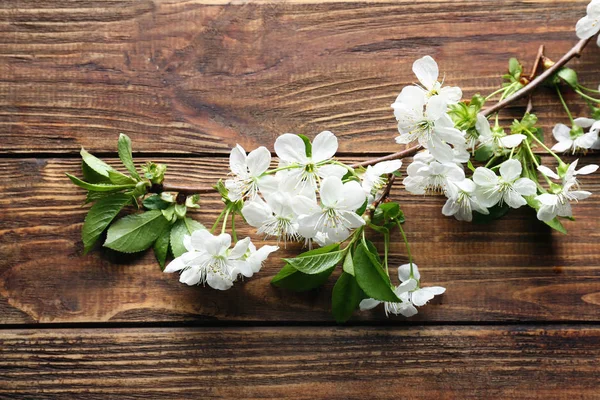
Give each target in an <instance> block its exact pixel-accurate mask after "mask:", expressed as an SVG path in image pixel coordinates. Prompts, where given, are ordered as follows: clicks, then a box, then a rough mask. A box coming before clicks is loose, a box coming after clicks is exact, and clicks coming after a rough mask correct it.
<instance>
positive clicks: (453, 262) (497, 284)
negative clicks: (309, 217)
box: [0, 0, 600, 399]
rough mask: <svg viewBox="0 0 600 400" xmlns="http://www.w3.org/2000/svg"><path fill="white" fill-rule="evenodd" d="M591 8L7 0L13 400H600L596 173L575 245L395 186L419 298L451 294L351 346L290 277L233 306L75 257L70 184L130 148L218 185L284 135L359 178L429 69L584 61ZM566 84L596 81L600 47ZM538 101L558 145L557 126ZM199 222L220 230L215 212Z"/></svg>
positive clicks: (495, 73)
mask: <svg viewBox="0 0 600 400" xmlns="http://www.w3.org/2000/svg"><path fill="white" fill-rule="evenodd" d="M586 4H587V1H585V0H584V1H554V0H539V1H534V2H521V1H497V2H494V1H418V2H413V1H398V2H382V1H374V2H353V1H347V2H340V1H325V0H319V1H288V2H256V3H255V2H252V3H247V2H240V4H227V2H224V1H223V2H221V1H180V0H173V1H158V0H157V1H123V2H121V1H93V0H88V1H67V0H55V1H49V2H39V1H34V0H29V1H26V0H19V1H16V0H14V1H10V0H5V1H0V176H1V177H2V179H0V398H7V399H14V398H41V399H45V398H98V399H105V398H146V399H148V398H152V399H153V398H191V397H205V398H206V397H208V398H213V397H220V398H231V397H236V398H284V397H289V398H297V399H304V398H306V399H309V398H311V399H312V398H327V399H338V398H339V399H345V398H356V399H362V398H441V399H454V398H515V399H522V398H540V399H548V398H561V399H562V398H565V399H567V398H568V399H574V398H577V399H579V398H590V399H591V398H598V396H600V395H599V394H598V393H600V384H599V381H600V379H599V378H598V372H599V371H600V368H599V367H598V365H599V363H600V355H599V354H598V348H599V347H600V333H599V330H598V329H599V328H600V325H599V323H600V256H599V255H598V253H599V249H600V248H599V246H598V240H599V238H600V233H599V232H598V228H599V227H600V220H599V219H600V216H599V215H598V210H599V206H600V200H599V199H600V196H599V194H600V178H598V176H597V175H593V176H586V177H583V179H582V183H583V184H584V185H585V187H586V189H587V190H590V191H592V192H594V196H592V197H591V198H590V199H587V200H586V201H584V202H582V203H581V204H578V205H577V206H576V207H575V217H576V221H575V222H568V223H566V224H565V226H566V227H567V229H568V230H569V235H567V236H565V235H561V234H559V233H557V232H552V231H551V230H550V229H549V228H547V227H546V226H545V225H543V224H540V223H539V222H538V221H537V220H536V218H535V215H534V214H533V213H532V212H531V211H530V210H517V211H515V212H511V213H510V214H509V215H508V216H507V217H505V218H503V219H501V220H499V221H496V222H494V223H492V224H490V225H473V224H467V223H460V222H457V221H455V220H454V219H450V218H446V217H443V216H442V215H441V211H440V210H441V206H442V204H443V201H444V200H443V199H441V198H436V197H420V196H412V195H410V194H408V193H407V192H406V191H404V190H403V189H402V188H401V187H400V186H398V187H396V188H395V189H394V191H393V193H392V197H393V198H395V199H398V200H399V201H400V202H401V203H402V206H403V209H404V211H405V213H406V215H407V218H408V222H407V223H406V229H407V231H408V236H409V239H410V241H411V242H412V244H413V249H414V250H413V252H414V253H415V254H416V257H417V264H418V265H419V267H420V269H421V271H422V273H423V277H424V284H427V285H434V284H439V285H443V286H445V287H447V289H448V290H447V293H446V294H444V295H443V296H442V297H440V298H439V299H436V300H435V301H433V302H431V304H429V305H427V306H425V307H423V308H422V309H421V310H420V313H419V315H417V316H416V317H413V318H411V319H410V320H406V319H404V318H402V317H396V318H390V319H386V318H385V316H384V313H383V310H381V309H378V310H373V311H371V312H365V313H357V315H356V316H355V317H353V319H352V320H351V322H350V323H349V326H346V327H338V326H336V325H335V323H334V322H333V320H332V318H331V316H330V310H329V308H330V301H331V297H330V291H331V287H332V285H333V278H332V282H330V283H328V284H327V285H326V286H325V287H324V288H323V289H322V290H315V291H311V292H308V293H304V294H294V293H291V292H287V291H285V290H281V289H278V288H274V287H272V286H270V285H269V281H270V279H271V278H272V276H273V275H274V274H275V273H276V272H277V271H278V269H279V268H280V267H281V266H282V263H281V261H280V260H279V259H278V258H273V259H272V260H271V261H270V262H269V263H268V264H267V265H265V267H264V268H263V270H262V271H261V272H260V273H259V274H258V275H256V276H255V277H253V278H251V279H249V280H247V281H246V282H243V283H241V284H236V285H235V286H234V288H233V289H231V290H230V291H228V292H225V293H222V292H217V291H214V290H211V289H210V288H203V287H187V286H184V285H181V284H180V283H179V282H178V279H177V276H176V275H168V274H163V273H161V272H160V270H159V269H158V266H157V264H156V263H155V261H154V258H153V255H152V254H151V253H144V254H141V255H131V256H127V257H123V256H119V255H117V254H116V253H113V252H111V251H107V250H105V249H100V248H98V249H96V250H95V251H93V252H92V253H90V254H89V255H87V256H83V255H82V250H83V246H82V243H81V241H80V239H79V237H80V229H81V226H82V223H83V217H84V215H85V213H86V208H85V207H81V203H82V201H83V199H84V195H83V193H82V191H81V190H79V189H77V188H75V187H73V186H72V185H70V184H69V182H68V179H67V178H66V177H65V176H64V172H71V173H78V172H79V161H78V158H77V157H78V156H77V152H78V151H79V149H80V147H81V146H84V147H86V149H88V150H90V151H92V152H94V153H99V154H101V155H102V156H104V157H106V159H107V160H108V161H109V162H110V163H115V165H116V158H115V156H116V154H115V149H116V139H117V136H118V133H119V132H124V133H127V134H128V135H129V136H131V138H132V139H133V142H134V150H135V152H136V155H138V156H139V161H145V160H147V159H152V160H154V161H163V162H167V163H168V164H169V170H168V173H167V179H168V181H169V182H172V183H180V184H188V185H201V186H210V185H211V184H213V183H214V182H215V181H216V180H217V179H219V178H222V177H224V176H225V175H226V174H227V158H226V156H227V152H228V149H229V148H230V147H231V146H232V145H235V143H241V144H243V145H244V146H245V147H246V148H247V149H251V148H253V147H256V146H258V145H266V146H267V147H269V148H270V149H271V150H272V141H273V139H274V138H275V137H276V136H277V135H278V134H280V133H283V132H296V133H304V134H307V135H310V136H312V135H314V134H315V133H318V132H319V131H321V130H323V129H330V130H332V131H334V132H335V133H336V134H338V136H339V139H340V151H341V153H340V156H341V158H342V159H344V160H349V161H351V160H364V159H366V158H367V157H368V156H369V155H372V154H386V153H389V152H392V151H397V150H399V148H398V146H397V145H395V144H394V142H393V138H394V136H395V135H396V130H395V122H394V118H393V115H392V113H391V110H390V108H389V105H390V104H391V103H392V102H393V100H394V98H395V96H396V95H397V93H398V92H399V90H400V89H401V87H402V86H404V85H406V84H408V83H411V82H413V81H414V80H415V78H414V77H413V75H412V72H411V69H410V66H411V64H412V61H413V60H414V59H415V58H418V57H421V56H423V55H425V54H430V55H432V56H434V58H435V59H436V60H437V61H438V63H439V64H440V68H441V70H442V71H444V72H445V79H446V82H447V83H449V84H452V85H459V86H461V87H462V88H463V90H464V92H465V95H466V96H470V95H472V94H474V93H476V92H481V93H489V92H491V91H492V90H493V89H494V88H495V87H497V86H498V84H499V82H500V75H501V74H502V73H503V71H504V70H505V68H506V64H507V61H508V58H509V57H512V56H515V57H518V58H519V59H521V60H522V61H523V62H524V63H525V65H526V69H528V68H529V66H530V65H531V63H532V61H533V58H534V57H535V54H536V52H537V48H538V47H539V45H540V44H545V45H546V54H547V55H548V56H549V57H551V58H558V57H560V55H561V54H562V53H563V52H565V51H566V50H567V49H568V48H570V46H571V45H572V44H573V43H575V41H576V38H575V34H574V25H575V23H576V21H577V19H579V18H580V17H581V16H582V15H583V14H584V12H585V11H584V9H585V6H586ZM573 65H576V66H577V68H578V72H579V76H580V80H582V81H583V82H585V83H586V84H588V85H589V86H592V87H595V86H596V85H597V84H598V65H600V51H599V50H598V48H597V47H595V46H590V48H589V49H588V50H586V52H585V55H584V57H583V58H582V59H581V60H575V61H574V62H573ZM540 93H541V94H540V96H538V97H536V99H535V103H534V104H535V109H534V111H535V113H536V114H537V115H538V116H539V117H540V120H541V123H542V126H543V127H544V130H545V133H546V139H547V141H548V142H549V143H552V139H551V135H550V131H551V127H552V124H553V123H555V122H557V121H560V122H566V118H565V117H564V115H563V114H562V113H561V109H560V105H559V104H558V101H557V99H556V98H555V97H554V96H552V95H551V94H550V93H549V92H548V91H547V90H546V89H541V91H540ZM568 97H569V98H571V97H570V96H568ZM574 104H575V106H574V107H573V110H574V111H575V113H576V114H577V115H579V113H580V112H584V111H585V107H584V104H582V103H580V102H579V103H578V102H575V103H574ZM523 109H524V104H523V103H519V104H516V105H515V106H513V107H511V108H510V109H509V110H507V111H506V112H504V113H503V114H502V117H501V120H502V122H504V123H508V122H510V121H511V120H512V118H514V117H518V116H519V114H520V113H522V111H523ZM544 160H545V161H548V162H550V160H547V159H544ZM585 162H586V163H597V164H600V156H599V155H597V154H592V155H588V156H586V157H585ZM406 164H408V163H405V166H406ZM201 204H202V208H201V209H200V210H199V211H196V212H195V213H194V217H195V218H196V219H198V220H199V221H201V222H203V223H204V224H210V223H211V222H212V221H213V220H214V218H215V217H216V215H217V212H218V210H219V199H218V198H217V196H215V195H207V196H205V197H204V198H203V199H202V202H201ZM250 232H251V230H250V229H247V228H243V229H242V233H243V234H249V233H250ZM256 239H258V238H256ZM298 250H299V249H298V247H296V246H289V247H288V248H287V249H285V250H282V251H281V252H280V253H278V256H281V257H284V256H288V255H292V254H295V253H297V251H298ZM404 261H406V257H405V252H404V249H403V246H402V245H401V243H394V244H393V248H392V254H391V262H392V265H397V264H400V263H402V262H404Z"/></svg>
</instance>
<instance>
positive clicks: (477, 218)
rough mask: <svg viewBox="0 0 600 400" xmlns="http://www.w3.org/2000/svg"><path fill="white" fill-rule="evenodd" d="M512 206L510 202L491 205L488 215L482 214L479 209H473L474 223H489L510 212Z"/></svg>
mask: <svg viewBox="0 0 600 400" xmlns="http://www.w3.org/2000/svg"><path fill="white" fill-rule="evenodd" d="M509 210H510V207H509V206H508V204H506V203H504V204H502V205H498V204H496V205H495V206H493V207H490V208H489V209H488V211H489V212H490V213H489V214H488V215H485V214H480V213H478V212H477V211H473V223H474V224H487V223H489V222H492V221H494V220H497V219H500V218H502V217H503V216H505V215H506V213H508V211H509Z"/></svg>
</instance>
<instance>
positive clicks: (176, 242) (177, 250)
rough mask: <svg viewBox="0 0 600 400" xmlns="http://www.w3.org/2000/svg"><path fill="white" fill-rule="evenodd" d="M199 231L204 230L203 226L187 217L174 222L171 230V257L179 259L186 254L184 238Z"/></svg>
mask: <svg viewBox="0 0 600 400" xmlns="http://www.w3.org/2000/svg"><path fill="white" fill-rule="evenodd" d="M200 229H205V228H204V225H202V224H201V223H200V222H197V221H195V220H193V219H191V218H189V217H186V218H183V219H180V220H177V222H175V224H174V225H173V228H171V252H172V253H173V257H179V256H180V255H182V254H183V253H185V252H187V249H186V248H185V246H184V245H183V238H184V236H185V235H191V234H192V233H194V231H197V230H200Z"/></svg>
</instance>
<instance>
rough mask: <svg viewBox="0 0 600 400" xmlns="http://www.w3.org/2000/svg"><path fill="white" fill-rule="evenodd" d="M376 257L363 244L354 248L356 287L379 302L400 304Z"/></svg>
mask: <svg viewBox="0 0 600 400" xmlns="http://www.w3.org/2000/svg"><path fill="white" fill-rule="evenodd" d="M377 256H378V255H377ZM377 256H376V255H375V254H372V253H371V251H370V250H369V249H368V247H367V244H366V243H365V242H362V243H360V244H359V245H358V246H356V251H355V252H354V255H353V257H352V260H353V261H354V276H355V277H356V280H357V282H358V285H359V286H360V288H361V289H362V290H363V291H364V292H365V294H366V295H367V296H368V297H372V298H374V299H376V300H381V301H390V302H400V301H401V300H400V299H399V298H398V296H396V293H395V292H394V288H393V287H392V283H391V282H390V278H389V276H388V275H387V274H386V273H385V271H384V270H383V268H382V267H381V264H380V263H379V262H377Z"/></svg>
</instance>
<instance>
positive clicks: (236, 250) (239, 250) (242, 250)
mask: <svg viewBox="0 0 600 400" xmlns="http://www.w3.org/2000/svg"><path fill="white" fill-rule="evenodd" d="M249 245H250V238H249V237H246V238H244V239H242V240H238V242H237V243H236V244H235V246H233V249H231V251H230V252H229V255H228V256H227V258H228V259H230V260H235V259H238V258H241V257H242V256H243V255H244V254H246V252H247V251H248V246H249ZM227 247H229V246H227Z"/></svg>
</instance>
